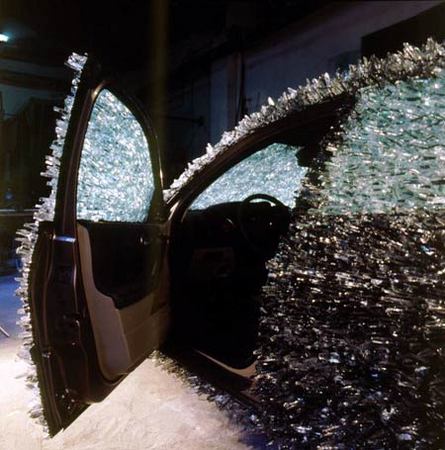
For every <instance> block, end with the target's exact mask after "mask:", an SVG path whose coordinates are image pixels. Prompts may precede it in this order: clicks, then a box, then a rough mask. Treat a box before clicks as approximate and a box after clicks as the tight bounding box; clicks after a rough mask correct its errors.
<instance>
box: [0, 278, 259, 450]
mask: <svg viewBox="0 0 445 450" xmlns="http://www.w3.org/2000/svg"><path fill="white" fill-rule="evenodd" d="M14 288H15V283H14V281H13V277H2V278H0V324H1V325H2V326H4V327H5V328H7V329H8V331H9V332H11V335H12V337H11V338H10V339H6V338H4V337H0V380H2V386H1V387H2V389H1V395H0V448H1V449H7V448H10V449H15V450H34V449H42V450H43V449H45V450H50V449H62V448H63V449H79V450H80V449H82V450H84V449H101V450H102V449H105V448H106V449H107V450H112V449H115V450H121V449H122V450H123V449H125V450H139V449H167V448H168V449H181V450H186V449H190V450H192V449H193V450H197V449H206V450H207V449H230V450H232V449H233V450H236V449H246V448H257V449H258V448H263V445H262V444H261V443H259V442H256V443H253V444H252V445H253V446H250V445H248V444H247V443H246V442H249V441H246V439H247V438H246V436H243V433H241V431H240V429H238V428H237V427H236V426H235V425H234V424H232V423H230V422H229V420H228V418H227V417H226V416H225V415H224V413H223V412H221V411H220V410H218V408H217V407H216V406H215V405H214V404H213V403H210V402H208V401H207V400H206V399H205V398H203V397H200V396H199V395H198V394H197V393H196V392H195V391H194V390H193V389H192V388H191V387H190V386H188V385H186V384H185V383H184V382H183V381H182V380H180V379H179V378H177V377H176V376H175V375H173V374H169V373H167V372H166V371H165V370H163V369H162V368H161V367H159V366H156V365H155V363H154V362H153V361H152V360H146V361H145V362H144V363H142V364H141V365H140V366H139V367H138V368H137V369H136V370H135V371H134V372H133V373H132V374H131V375H130V376H129V377H127V379H125V380H124V381H123V382H122V383H121V384H120V385H119V387H118V388H117V389H115V391H113V393H112V394H111V395H110V396H109V397H108V398H107V399H106V400H105V401H103V402H102V403H99V404H95V405H92V406H91V407H89V408H88V409H87V410H86V411H85V412H84V413H83V414H82V415H81V416H80V417H79V418H78V419H77V420H76V421H75V422H74V423H73V424H72V425H71V426H70V427H69V428H68V429H67V430H66V431H64V432H62V433H59V434H58V435H57V436H56V437H55V438H53V439H45V437H44V436H43V433H42V430H41V428H40V427H39V426H38V425H36V424H35V423H34V422H33V421H31V420H30V419H28V416H27V402H28V401H29V400H30V393H29V392H28V391H27V390H26V388H25V384H24V379H23V376H22V374H23V372H24V364H23V363H22V361H21V360H19V359H18V358H17V357H16V356H15V355H16V352H17V350H18V348H19V345H20V342H19V340H18V339H17V332H18V329H17V328H16V327H15V326H14V320H15V319H14V318H13V317H11V316H12V315H13V314H15V309H17V308H16V307H17V306H18V303H17V299H15V300H14V299H13V298H12V292H13V290H14ZM11 305H13V306H14V307H12V306H11ZM13 319H14V320H13Z"/></svg>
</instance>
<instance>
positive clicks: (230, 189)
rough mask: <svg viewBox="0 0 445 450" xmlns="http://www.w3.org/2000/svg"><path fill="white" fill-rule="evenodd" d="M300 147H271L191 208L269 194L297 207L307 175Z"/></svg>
mask: <svg viewBox="0 0 445 450" xmlns="http://www.w3.org/2000/svg"><path fill="white" fill-rule="evenodd" d="M297 150H298V148H297V147H293V146H290V145H285V144H271V145H269V146H268V147H266V148H264V149H262V150H259V151H258V152H256V153H254V154H253V155H251V156H249V157H248V158H246V159H244V160H242V161H241V162H240V163H238V164H237V165H235V166H234V167H232V168H231V169H229V170H228V171H227V172H225V173H224V174H223V175H222V176H221V177H219V178H218V179H217V180H216V181H214V182H213V183H212V184H211V185H210V186H209V187H208V188H207V189H206V190H204V191H203V192H202V193H201V194H200V195H199V197H198V198H197V199H196V200H195V201H194V202H193V204H192V206H191V209H204V208H207V207H209V206H211V205H216V204H219V203H226V202H236V201H242V200H244V199H245V198H246V197H248V196H249V195H253V194H260V193H261V194H268V195H272V196H273V197H275V198H277V199H278V200H280V201H281V202H282V203H284V204H285V205H286V206H289V207H293V206H294V203H295V194H296V192H297V191H298V190H299V188H300V184H301V180H302V178H303V177H304V175H305V173H306V168H305V167H300V166H299V165H298V160H297V157H296V153H297Z"/></svg>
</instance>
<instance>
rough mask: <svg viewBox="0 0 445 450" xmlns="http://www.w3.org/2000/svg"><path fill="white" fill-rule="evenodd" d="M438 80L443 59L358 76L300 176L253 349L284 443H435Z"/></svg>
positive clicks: (442, 360) (443, 338)
mask: <svg viewBox="0 0 445 450" xmlns="http://www.w3.org/2000/svg"><path fill="white" fill-rule="evenodd" d="M444 92H445V74H444V72H443V71H441V70H438V71H436V73H435V76H434V77H430V78H424V79H421V78H415V79H410V80H406V81H398V82H396V83H393V84H386V85H384V86H371V87H367V88H364V89H362V90H360V91H359V92H358V93H357V104H356V106H355V107H354V111H353V112H352V113H351V114H350V115H349V117H348V118H347V119H346V120H345V121H344V122H343V125H342V127H341V132H340V133H339V134H337V135H336V137H335V139H333V140H332V141H331V142H330V143H328V144H327V145H326V148H322V149H321V150H320V153H322V152H323V151H325V154H326V152H327V153H328V154H330V155H331V157H330V159H328V161H326V162H325V165H324V170H323V171H322V172H321V173H319V174H318V177H317V178H315V177H312V180H314V179H316V181H309V180H304V181H303V189H302V194H301V197H300V198H299V199H297V205H298V204H301V205H306V206H302V207H298V206H297V208H296V209H295V211H294V218H293V220H292V221H291V226H290V230H289V233H288V234H287V236H286V237H285V238H284V239H283V241H282V242H281V244H280V247H279V251H278V253H277V255H276V256H275V257H274V258H273V259H272V260H271V261H269V263H268V268H269V276H268V281H267V284H266V285H265V287H264V290H263V299H262V318H261V324H260V338H259V343H260V348H259V349H258V351H257V354H258V363H257V369H258V372H259V375H258V376H257V383H256V392H257V395H258V396H259V398H260V399H261V402H262V414H261V423H262V426H264V427H265V428H266V430H267V431H268V433H269V434H270V435H271V436H273V437H274V438H275V440H276V442H277V443H278V444H279V445H280V446H281V447H283V448H344V449H350V448H416V449H429V448H443V444H444V442H445V432H444V427H443V423H444V420H445V353H444V350H445V278H444V274H445V253H444V242H445V241H444V238H445V209H444V207H443V206H444V205H443V203H444V200H445V197H444V192H445V191H444V185H445V167H444V161H445V139H444V138H445V125H444V124H445V122H444V120H443V119H444V118H445V101H444V98H445V97H444ZM320 158H321V156H320ZM308 205H309V206H308ZM404 446H405V447H404Z"/></svg>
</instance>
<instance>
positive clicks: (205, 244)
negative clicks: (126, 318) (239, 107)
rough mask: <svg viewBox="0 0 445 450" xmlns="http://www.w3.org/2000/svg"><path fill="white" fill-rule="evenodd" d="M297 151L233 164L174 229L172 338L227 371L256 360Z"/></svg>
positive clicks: (295, 183)
mask: <svg viewBox="0 0 445 450" xmlns="http://www.w3.org/2000/svg"><path fill="white" fill-rule="evenodd" d="M268 152H270V153H272V152H273V153H274V156H273V157H272V158H268V155H267V153H268ZM298 152H299V148H298V147H297V146H292V145H289V144H287V143H286V144H284V143H273V144H272V145H269V146H268V147H266V148H265V149H262V150H260V151H258V152H257V153H255V154H254V155H251V156H249V157H248V158H246V159H245V160H243V161H242V162H240V163H238V166H235V167H234V168H232V169H230V170H229V171H227V172H225V173H224V174H223V175H222V176H221V177H220V178H219V179H217V180H216V181H215V182H214V183H213V184H212V185H210V186H209V187H207V188H206V190H204V191H203V192H202V194H200V196H199V197H198V198H197V199H195V200H194V201H193V202H192V204H191V205H190V206H189V207H188V208H187V210H186V211H185V212H184V214H182V216H181V220H180V221H179V223H178V224H177V225H176V227H175V228H174V232H173V234H172V235H173V236H174V239H173V241H172V246H171V251H170V255H171V270H172V307H173V321H174V333H175V340H176V342H181V343H182V344H184V345H189V346H191V347H193V348H194V349H195V350H197V351H198V352H200V353H203V354H204V355H205V356H207V357H210V358H211V359H213V360H216V361H217V362H219V363H222V364H223V365H224V366H228V367H229V368H231V369H245V368H247V367H249V366H252V365H253V363H254V361H255V356H254V353H253V352H254V350H255V348H256V345H257V334H258V320H259V313H260V303H259V295H260V293H261V288H262V286H263V285H264V284H265V282H266V279H267V273H268V271H267V261H268V260H269V259H270V258H271V257H272V256H273V255H274V254H275V253H276V251H277V248H278V244H279V241H280V236H281V235H282V234H283V233H284V232H285V231H286V230H287V228H288V225H289V221H290V217H291V215H290V211H291V208H292V207H293V204H294V201H295V200H294V198H295V192H296V191H298V189H299V187H300V184H301V180H302V178H303V177H304V175H305V173H306V168H305V167H301V166H299V162H298V159H297V154H298ZM280 155H281V156H284V158H280ZM248 161H253V163H252V164H250V163H248ZM241 166H244V167H241ZM286 168H287V170H285V169H286ZM261 170H264V171H265V172H268V173H269V175H271V176H270V177H269V178H268V177H267V175H265V176H264V177H263V176H261V174H260V173H259V172H260V171H261ZM258 180H259V181H258Z"/></svg>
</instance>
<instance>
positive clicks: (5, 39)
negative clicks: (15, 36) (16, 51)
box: [0, 33, 9, 42]
mask: <svg viewBox="0 0 445 450" xmlns="http://www.w3.org/2000/svg"><path fill="white" fill-rule="evenodd" d="M8 41H9V36H8V35H7V34H3V33H0V42H8Z"/></svg>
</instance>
